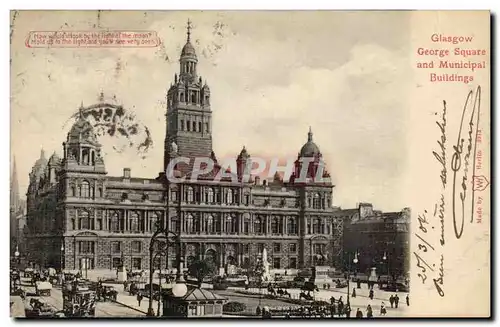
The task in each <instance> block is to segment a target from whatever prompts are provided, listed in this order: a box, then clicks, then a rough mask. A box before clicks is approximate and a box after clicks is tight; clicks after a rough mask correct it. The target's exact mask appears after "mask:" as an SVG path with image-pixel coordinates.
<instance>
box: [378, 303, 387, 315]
mask: <svg viewBox="0 0 500 327" xmlns="http://www.w3.org/2000/svg"><path fill="white" fill-rule="evenodd" d="M386 314H387V309H386V308H385V304H384V302H382V304H381V305H380V315H381V316H385V315H386Z"/></svg>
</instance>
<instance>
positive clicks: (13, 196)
mask: <svg viewBox="0 0 500 327" xmlns="http://www.w3.org/2000/svg"><path fill="white" fill-rule="evenodd" d="M19 202H20V198H19V182H18V180H17V166H16V156H14V163H13V167H12V176H11V178H10V207H11V209H13V210H14V211H17V210H18V209H19Z"/></svg>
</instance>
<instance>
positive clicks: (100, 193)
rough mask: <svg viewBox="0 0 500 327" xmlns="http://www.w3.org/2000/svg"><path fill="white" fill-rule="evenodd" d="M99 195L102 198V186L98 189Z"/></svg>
mask: <svg viewBox="0 0 500 327" xmlns="http://www.w3.org/2000/svg"><path fill="white" fill-rule="evenodd" d="M97 196H98V197H100V198H102V187H99V188H98V189H97Z"/></svg>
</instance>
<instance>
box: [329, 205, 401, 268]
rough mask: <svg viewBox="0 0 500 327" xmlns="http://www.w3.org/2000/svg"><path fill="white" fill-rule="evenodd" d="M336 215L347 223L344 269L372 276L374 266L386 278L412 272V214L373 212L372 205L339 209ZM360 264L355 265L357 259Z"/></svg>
mask: <svg viewBox="0 0 500 327" xmlns="http://www.w3.org/2000/svg"><path fill="white" fill-rule="evenodd" d="M335 216H336V217H338V218H339V219H341V220H342V221H343V224H344V238H343V246H342V248H343V262H344V268H345V269H347V268H350V269H351V270H354V269H356V270H357V271H359V272H360V273H368V272H369V270H370V269H371V268H372V267H375V268H377V272H378V273H380V274H383V275H390V276H393V277H394V278H398V277H403V276H405V275H406V274H407V273H408V272H409V258H410V254H409V251H410V244H409V240H410V220H411V217H410V216H411V211H410V209H409V208H404V209H403V210H401V211H399V212H382V211H378V210H373V205H372V204H370V203H360V204H359V206H358V207H357V208H355V209H345V210H339V211H337V212H336V213H335ZM355 256H356V257H357V259H358V263H357V264H354V263H353V262H352V261H353V258H354V257H355Z"/></svg>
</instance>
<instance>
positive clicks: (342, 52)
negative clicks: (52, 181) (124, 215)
mask: <svg viewBox="0 0 500 327" xmlns="http://www.w3.org/2000/svg"><path fill="white" fill-rule="evenodd" d="M409 15H410V13H409V12H402V11H400V12H376V11H374V12H348V11H344V12H328V11H321V12H313V11H309V12H279V11H277V12H214V11H205V12H189V11H184V12H172V11H171V12H162V11H151V12H143V11H101V12H97V11H75V12H64V11H54V12H49V11H47V12H43V11H38V12H26V11H21V12H18V14H17V15H16V18H15V21H14V23H13V34H12V38H11V59H12V61H11V158H14V157H15V158H16V164H17V174H18V179H19V185H20V190H21V193H22V194H24V193H25V192H26V188H27V185H28V174H29V172H30V171H31V167H32V166H33V164H34V162H35V161H36V159H37V158H38V157H39V156H40V150H41V149H42V147H43V149H44V150H45V152H46V156H47V157H48V156H50V155H51V154H52V153H53V152H54V151H55V152H57V153H58V154H59V155H62V142H63V141H64V140H65V138H66V134H67V132H68V131H69V129H70V128H71V123H72V120H71V119H70V117H71V115H73V114H74V113H75V112H76V111H77V110H78V107H79V106H80V104H81V103H82V102H83V104H84V105H92V104H95V103H97V102H98V96H99V94H100V92H103V93H104V95H105V97H106V98H107V99H111V98H115V99H116V100H114V101H116V102H118V103H119V104H122V105H123V106H124V108H126V110H130V111H131V112H133V113H134V114H135V115H136V117H137V119H138V120H139V121H140V122H141V123H142V124H144V125H145V126H147V127H148V129H149V130H150V131H151V136H152V138H153V141H154V144H153V148H152V149H150V150H149V151H148V153H147V155H146V156H145V157H144V158H141V157H139V156H137V153H136V152H135V151H133V150H130V151H126V152H125V153H120V154H119V153H117V152H116V151H114V150H113V148H112V147H113V144H112V143H113V142H114V140H111V139H105V138H103V139H102V140H101V143H102V144H103V154H104V160H105V164H106V168H107V171H108V173H109V174H110V175H121V174H122V170H123V168H124V167H129V168H131V171H132V176H136V177H149V178H154V177H156V176H157V175H158V173H159V172H160V171H161V169H162V168H163V142H164V137H165V130H166V127H165V110H166V109H165V106H164V101H165V95H166V91H167V90H168V87H169V86H170V83H172V82H173V79H174V74H175V73H178V71H179V63H178V59H179V55H180V50H181V48H182V46H183V45H184V43H185V39H186V22H187V20H188V18H189V19H190V20H191V21H192V22H193V29H192V36H191V37H192V41H193V45H194V46H195V49H196V51H197V55H198V61H199V62H198V74H199V75H201V76H202V77H203V79H204V80H206V81H207V83H208V85H209V86H210V90H211V108H212V111H213V120H212V122H213V126H212V127H213V144H214V150H215V153H216V154H217V156H218V157H226V156H237V155H238V153H239V152H240V150H241V148H242V147H243V146H245V147H246V149H247V150H248V152H249V153H250V155H252V156H259V155H260V156H265V157H273V156H278V157H280V158H287V157H290V156H292V157H296V155H297V153H298V151H299V150H300V148H301V147H302V145H303V144H304V143H305V142H306V141H307V132H308V130H309V127H311V128H312V131H313V134H314V141H315V142H316V144H317V145H318V146H319V148H320V150H321V152H322V153H323V156H324V159H325V162H326V165H327V169H328V171H329V172H330V174H331V176H332V180H333V183H334V184H335V188H334V193H333V194H334V195H333V204H334V205H337V206H341V207H342V208H352V207H354V206H355V205H356V204H357V203H359V202H371V203H373V204H374V207H376V208H379V209H382V210H385V211H396V210H401V209H402V208H403V207H406V206H408V205H409V196H408V190H407V187H406V184H405V178H406V177H407V172H408V165H409V162H408V159H407V158H408V144H407V140H406V138H407V130H408V128H409V124H410V122H409V117H410V115H409V107H408V102H409V96H407V94H408V92H409V87H410V84H411V82H412V69H411V67H410V62H409V60H410V57H411V51H410V47H409V44H410V41H411V40H410V39H409V35H410V34H411V33H410V32H409V24H410V16H409ZM59 30H61V31H98V30H110V31H112V30H148V31H155V32H157V33H158V35H159V37H160V38H161V40H162V46H160V47H157V48H135V49H96V48H91V49H82V48H78V49H62V48H55V47H53V48H27V47H26V46H25V40H26V37H27V35H28V33H29V32H30V31H59Z"/></svg>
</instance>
